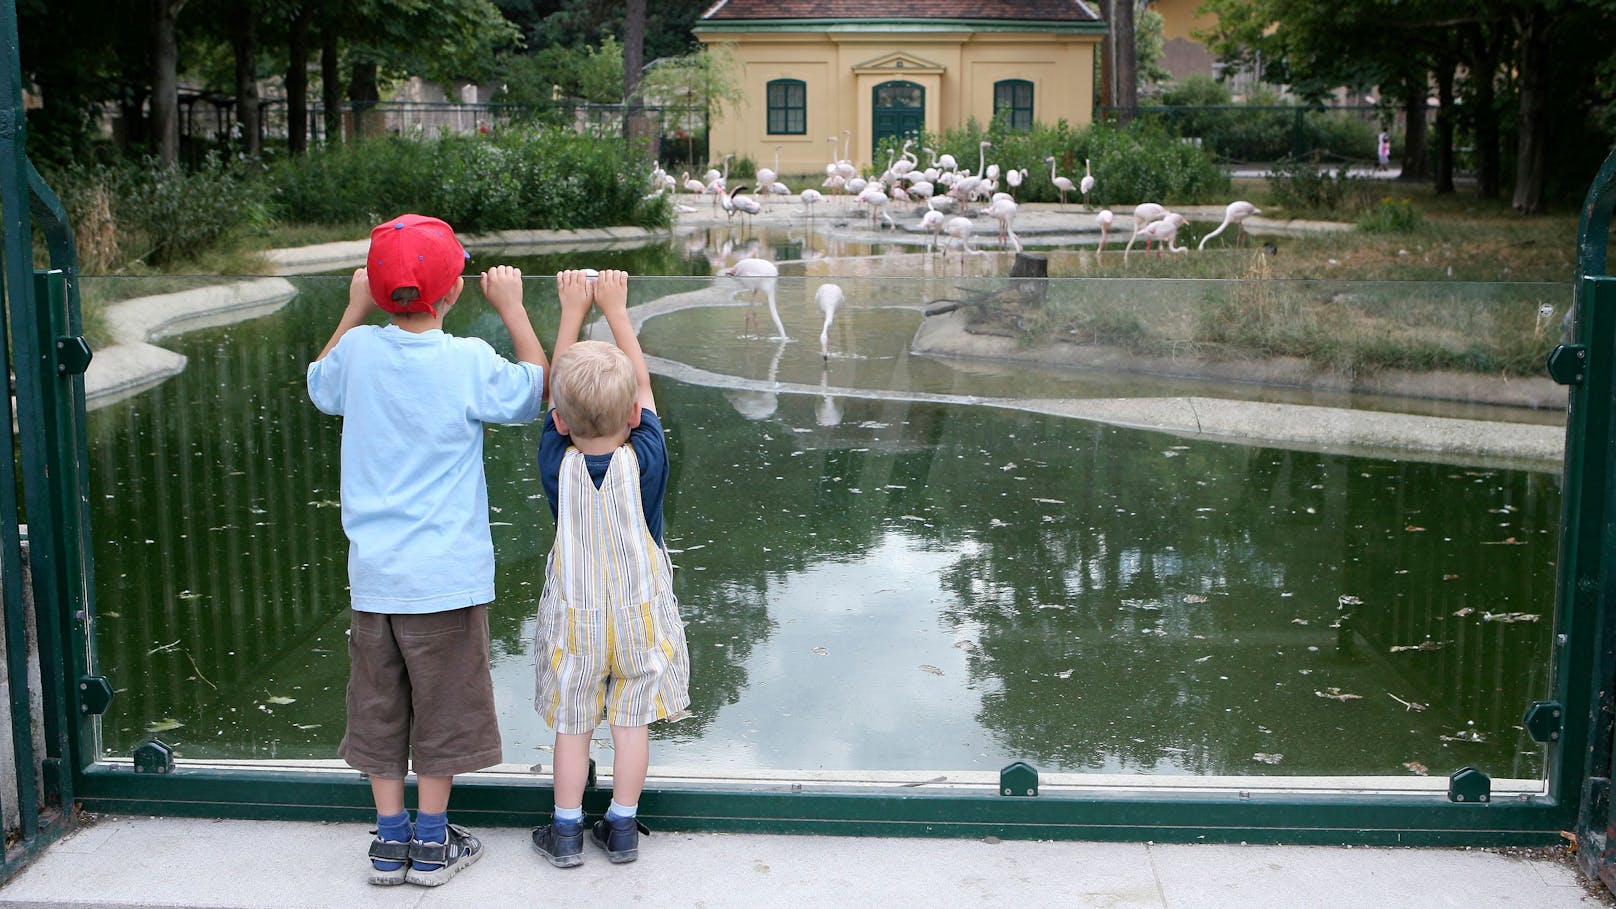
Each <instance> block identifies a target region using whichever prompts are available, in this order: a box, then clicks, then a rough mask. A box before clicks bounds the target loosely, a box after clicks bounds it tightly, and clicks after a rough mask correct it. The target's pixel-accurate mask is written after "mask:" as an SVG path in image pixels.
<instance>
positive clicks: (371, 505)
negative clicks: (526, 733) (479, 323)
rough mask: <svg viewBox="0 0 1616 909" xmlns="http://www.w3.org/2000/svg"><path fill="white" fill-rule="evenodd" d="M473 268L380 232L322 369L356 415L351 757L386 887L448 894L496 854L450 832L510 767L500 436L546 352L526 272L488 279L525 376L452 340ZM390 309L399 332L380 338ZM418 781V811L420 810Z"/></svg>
mask: <svg viewBox="0 0 1616 909" xmlns="http://www.w3.org/2000/svg"><path fill="white" fill-rule="evenodd" d="M466 258H467V254H466V251H465V249H464V248H463V247H462V246H461V245H460V242H459V241H458V240H457V239H455V235H454V231H453V230H452V229H450V227H449V225H447V224H445V223H444V222H442V221H440V220H438V219H436V218H426V217H422V216H420V215H402V216H400V217H397V218H394V219H392V220H391V221H388V222H386V223H384V224H381V225H378V226H377V227H376V229H375V230H373V231H371V234H370V253H369V256H368V257H367V259H366V263H365V267H364V268H361V269H359V270H357V271H355V272H354V274H353V281H352V282H351V283H350V284H349V287H348V307H347V309H346V310H345V311H344V312H343V314H342V319H341V321H340V322H338V324H337V329H336V331H335V332H334V333H333V334H332V335H331V340H330V341H329V342H327V344H326V346H325V349H324V350H322V351H320V355H319V357H317V358H316V359H315V361H314V362H313V363H311V364H309V370H308V388H309V398H310V399H311V400H312V401H313V402H314V406H315V407H317V408H319V409H320V410H321V411H324V412H325V413H328V414H333V415H336V416H340V417H342V529H343V531H344V532H345V533H346V534H347V536H348V587H349V591H350V594H351V598H352V607H353V609H352V613H351V615H350V622H351V626H350V630H349V635H348V660H349V675H348V695H347V697H348V710H347V718H348V723H347V730H346V732H345V733H344V735H343V737H342V744H341V745H340V746H339V747H338V753H339V754H340V755H341V756H342V758H343V759H344V760H346V761H347V762H348V764H349V766H351V767H353V768H354V769H356V770H359V771H361V772H362V773H365V774H368V775H369V776H370V790H371V795H372V797H374V799H375V801H376V835H375V838H374V839H372V840H371V844H370V860H371V862H370V864H371V867H370V872H369V874H370V876H369V880H370V883H372V884H380V885H396V884H402V883H405V882H406V881H408V882H409V883H412V884H419V885H422V886H427V887H435V886H437V885H439V884H443V883H445V882H447V881H448V880H449V878H451V877H453V876H454V875H456V874H458V873H459V872H460V871H462V870H464V869H465V868H466V867H468V866H469V865H471V864H472V863H473V862H475V861H477V859H478V858H480V857H481V856H482V844H481V843H480V842H479V841H478V839H477V838H476V837H475V836H473V835H471V833H470V832H468V831H467V830H466V829H465V828H464V827H460V826H458V825H455V824H450V823H449V816H448V811H449V791H450V788H451V787H452V786H453V784H454V777H455V774H458V773H470V772H472V771H474V770H481V769H483V768H484V767H487V766H490V765H492V764H497V763H499V762H500V759H501V754H502V752H501V743H500V736H499V722H498V717H497V715H496V713H495V707H494V688H493V682H492V679H491V678H490V675H489V669H488V604H489V603H490V602H492V601H493V599H494V544H493V538H492V536H491V534H490V531H489V525H488V487H487V482H486V480H485V479H484V476H483V425H484V424H485V423H526V422H529V421H531V420H533V419H534V418H536V417H537V416H538V415H539V413H540V412H541V410H542V407H543V398H544V370H545V365H546V364H545V360H544V348H543V347H542V346H540V344H539V339H538V336H537V335H535V334H534V332H533V325H532V323H531V322H529V321H528V316H527V311H526V310H525V309H523V307H522V273H521V272H520V271H517V270H516V269H514V268H511V267H509V266H498V267H495V268H492V269H489V270H488V271H487V272H484V273H483V276H482V290H483V296H484V297H485V298H486V299H487V300H488V305H489V306H490V307H491V308H492V309H493V310H494V311H495V312H496V313H498V314H499V317H500V319H501V321H503V322H504V324H505V330H506V331H507V332H509V333H510V337H511V344H512V346H513V347H514V349H515V354H516V359H517V360H518V362H516V363H511V362H509V361H507V360H506V359H505V358H504V357H501V356H500V355H499V354H497V353H495V352H494V349H493V348H492V347H490V346H489V345H488V344H487V343H486V342H484V341H482V340H480V339H477V338H456V337H453V336H451V335H448V334H445V333H444V331H443V317H444V314H445V313H447V312H448V310H449V308H450V307H451V306H453V305H454V303H455V301H456V300H457V299H459V297H460V292H461V290H462V288H464V286H465V279H463V278H462V277H461V275H460V273H461V271H462V270H463V269H464V268H465V264H466ZM378 307H380V308H381V309H382V310H384V311H385V312H387V313H388V314H389V322H388V324H387V325H385V326H383V325H371V324H367V323H368V321H369V319H370V317H371V316H373V315H374V314H375V312H376V309H377V308H378ZM411 769H413V770H414V771H415V776H416V781H417V795H418V800H417V810H416V815H415V823H414V825H413V827H412V825H411V824H410V818H409V815H408V813H406V812H405V810H404V777H405V775H406V774H407V772H408V771H409V770H411Z"/></svg>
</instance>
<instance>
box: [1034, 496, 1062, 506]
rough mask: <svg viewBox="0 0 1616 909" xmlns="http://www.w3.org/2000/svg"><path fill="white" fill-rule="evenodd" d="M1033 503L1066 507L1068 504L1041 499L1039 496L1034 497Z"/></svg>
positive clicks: (1059, 500)
mask: <svg viewBox="0 0 1616 909" xmlns="http://www.w3.org/2000/svg"><path fill="white" fill-rule="evenodd" d="M1033 501H1034V502H1037V503H1039V504H1041V505H1065V504H1066V502H1065V501H1063V500H1061V499H1040V498H1038V497H1037V496H1034V497H1033Z"/></svg>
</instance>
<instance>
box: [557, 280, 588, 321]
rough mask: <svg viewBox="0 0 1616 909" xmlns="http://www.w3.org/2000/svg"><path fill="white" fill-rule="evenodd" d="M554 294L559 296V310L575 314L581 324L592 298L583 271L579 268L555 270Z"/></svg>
mask: <svg viewBox="0 0 1616 909" xmlns="http://www.w3.org/2000/svg"><path fill="white" fill-rule="evenodd" d="M556 294H557V295H559V296H560V297H561V312H562V313H563V314H566V313H572V314H574V315H576V316H577V317H578V322H579V323H580V324H582V322H583V318H584V316H585V315H587V314H588V313H589V304H590V302H591V299H592V298H591V294H592V291H591V286H590V283H589V279H588V278H587V277H586V276H585V275H584V273H583V272H582V271H581V270H579V269H570V270H568V271H558V272H556Z"/></svg>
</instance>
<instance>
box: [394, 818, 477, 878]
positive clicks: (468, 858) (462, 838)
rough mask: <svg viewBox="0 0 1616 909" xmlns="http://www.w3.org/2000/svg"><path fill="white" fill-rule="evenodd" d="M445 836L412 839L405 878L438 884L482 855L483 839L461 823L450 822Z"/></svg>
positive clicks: (464, 868) (467, 866)
mask: <svg viewBox="0 0 1616 909" xmlns="http://www.w3.org/2000/svg"><path fill="white" fill-rule="evenodd" d="M444 837H445V842H442V843H423V842H421V841H420V840H411V841H410V870H409V872H408V874H406V875H405V880H407V881H409V882H410V883H412V884H417V885H419V886H422V887H437V886H439V885H442V884H447V883H448V882H449V878H451V877H454V876H455V875H457V874H459V873H460V872H462V871H464V870H466V869H467V868H469V867H471V864H472V863H473V862H475V861H477V860H478V859H480V858H482V857H483V844H482V841H480V840H478V839H477V838H476V837H475V836H472V835H471V831H470V830H467V829H466V828H464V827H462V826H460V825H459V824H450V825H449V829H448V830H447V831H445V833H444ZM422 866H424V867H422Z"/></svg>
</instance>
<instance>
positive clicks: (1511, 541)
mask: <svg viewBox="0 0 1616 909" xmlns="http://www.w3.org/2000/svg"><path fill="white" fill-rule="evenodd" d="M1481 545H1483V546H1525V545H1526V542H1525V541H1524V540H1517V539H1515V538H1514V537H1505V538H1503V539H1502V540H1482V541H1481Z"/></svg>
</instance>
